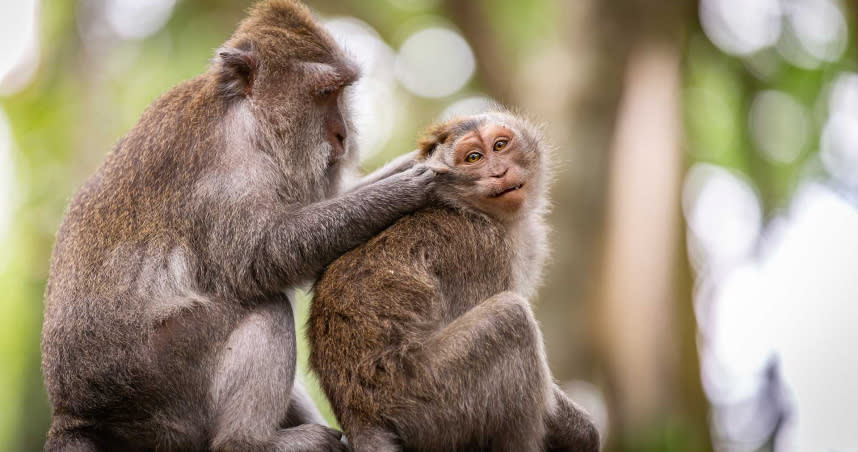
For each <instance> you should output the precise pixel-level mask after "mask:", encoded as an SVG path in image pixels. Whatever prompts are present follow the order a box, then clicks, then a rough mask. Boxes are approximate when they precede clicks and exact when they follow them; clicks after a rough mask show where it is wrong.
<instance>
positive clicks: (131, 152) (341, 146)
mask: <svg viewBox="0 0 858 452" xmlns="http://www.w3.org/2000/svg"><path fill="white" fill-rule="evenodd" d="M357 77H358V71H357V67H356V65H355V64H354V63H353V62H352V61H350V60H349V59H348V58H347V57H346V56H345V55H344V54H343V52H342V51H341V50H340V49H339V48H338V47H337V45H336V44H335V43H334V41H333V40H332V38H331V37H330V36H329V35H328V33H327V32H326V31H325V30H324V29H323V28H322V27H321V26H320V25H319V24H318V23H317V22H316V21H315V20H314V19H313V17H312V16H311V14H310V13H309V12H308V10H307V9H306V8H305V7H304V6H302V5H301V4H299V3H297V2H295V1H289V0H269V1H265V2H262V3H259V4H257V5H256V6H255V7H254V8H253V9H252V10H251V11H250V15H249V17H248V18H247V19H246V20H245V21H244V22H242V23H241V25H240V26H239V27H238V30H237V31H236V32H235V34H234V35H233V36H232V37H231V38H230V39H229V40H228V41H227V42H226V43H225V44H224V46H223V47H221V48H220V49H218V51H217V53H216V57H215V59H214V61H213V63H212V65H211V67H210V68H209V69H208V71H207V72H205V73H204V74H202V75H200V76H198V77H196V78H194V79H192V80H189V81H187V82H185V83H182V84H180V85H178V86H177V87H175V88H173V89H172V90H170V91H168V92H167V93H166V94H164V95H163V96H162V97H161V98H160V99H158V100H156V101H155V102H154V103H153V104H152V105H151V106H150V107H149V108H148V109H147V110H146V112H145V113H144V114H143V115H142V117H141V118H140V121H139V122H138V123H137V125H136V126H135V127H134V128H133V129H132V130H131V131H130V132H129V133H128V135H126V136H125V138H123V139H122V140H120V142H119V143H118V144H117V145H116V147H115V148H114V149H113V151H112V152H111V153H110V154H109V155H108V156H107V158H106V161H105V162H104V164H103V165H102V166H101V168H100V169H99V170H98V171H97V173H96V174H95V175H94V176H93V177H92V178H90V179H89V180H88V181H87V182H86V183H85V184H84V186H83V187H82V188H81V190H80V191H79V192H78V193H77V195H75V197H74V198H73V199H72V201H71V203H70V205H69V208H68V212H67V214H66V217H65V219H64V221H63V224H62V226H61V227H60V230H59V233H58V235H57V242H56V248H55V250H54V255H53V260H52V264H51V272H50V278H49V282H48V288H47V292H46V295H45V297H46V306H45V323H44V328H43V331H42V369H43V373H44V378H45V384H46V387H47V391H48V395H49V396H50V400H51V404H52V407H53V418H52V423H51V428H50V432H49V433H48V438H47V443H46V445H45V448H46V450H48V451H59V450H62V451H96V450H104V451H154V450H158V451H176V450H181V451H202V450H212V451H233V452H242V451H266V452H268V451H307V452H316V451H328V450H345V448H346V446H345V445H344V444H343V443H342V442H341V441H340V437H341V433H340V432H338V431H336V430H333V429H330V428H328V427H326V426H324V425H321V424H323V420H322V418H321V416H320V415H319V413H318V411H317V410H316V408H315V406H313V404H312V403H311V402H310V401H309V399H308V398H307V397H306V395H305V394H304V392H303V391H302V390H301V389H300V388H299V387H297V386H293V381H294V375H295V330H294V318H293V313H292V307H291V300H290V293H291V292H290V291H289V289H290V288H292V287H294V286H296V285H298V284H302V283H304V282H306V281H307V280H309V279H311V278H313V277H315V276H317V275H318V272H319V271H320V270H321V269H322V268H323V267H324V266H325V265H327V264H328V263H329V262H330V261H332V260H333V259H335V258H336V257H338V256H339V255H341V254H342V253H344V252H346V251H347V250H349V249H351V248H353V247H354V246H356V245H359V244H360V243H362V242H364V241H365V240H367V239H369V238H370V237H372V236H373V235H375V234H376V233H378V232H379V231H380V230H382V229H383V228H384V227H386V226H388V225H389V224H391V223H392V222H394V221H395V220H396V219H398V218H399V217H400V216H402V215H403V214H406V213H408V212H411V211H413V210H414V209H417V208H419V207H421V206H422V205H424V204H425V203H426V201H427V200H428V199H429V195H430V191H431V186H432V183H433V182H432V181H433V178H434V173H433V172H432V171H428V170H427V169H426V167H425V166H420V165H417V166H414V167H413V168H409V167H410V162H406V161H400V162H399V165H398V166H397V165H394V166H392V167H388V168H387V169H385V170H384V171H383V172H382V173H379V174H377V175H375V176H372V177H370V179H368V181H367V183H365V184H363V185H362V187H361V188H359V189H356V190H354V191H351V192H349V193H347V194H344V195H339V196H337V193H338V191H339V187H340V180H341V175H342V174H343V172H344V170H346V169H348V168H349V167H352V166H354V164H355V159H356V157H357V149H356V148H355V142H354V133H353V127H352V122H351V117H350V112H349V108H348V104H347V98H348V96H347V90H348V89H349V88H348V86H349V85H350V84H351V83H352V82H354V81H355V79H356V78H357ZM406 168H407V169H406ZM400 169H402V170H403V171H398V170H400Z"/></svg>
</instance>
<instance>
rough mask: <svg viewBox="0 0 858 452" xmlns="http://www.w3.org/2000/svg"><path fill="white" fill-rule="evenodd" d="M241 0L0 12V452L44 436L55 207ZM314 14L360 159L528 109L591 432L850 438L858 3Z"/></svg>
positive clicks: (781, 448)
mask: <svg viewBox="0 0 858 452" xmlns="http://www.w3.org/2000/svg"><path fill="white" fill-rule="evenodd" d="M248 4H249V2H246V1H228V0H206V1H202V0H81V1H71V0H51V1H39V0H4V1H3V2H2V4H0V250H2V252H0V407H1V408H0V450H9V451H30V450H40V449H41V447H42V444H43V441H44V434H45V432H46V430H47V426H48V420H49V407H48V404H47V401H46V397H45V393H44V389H43V386H42V380H41V376H40V372H39V331H40V328H41V318H42V294H43V290H44V284H45V279H46V277H47V273H48V263H49V258H50V253H51V248H52V245H53V241H54V234H55V231H56V229H57V227H58V225H59V222H60V219H61V217H62V214H63V210H64V208H65V204H66V202H67V201H68V199H69V197H70V196H71V195H72V194H73V193H74V191H75V190H76V187H78V186H79V185H80V184H81V183H82V182H83V180H85V178H86V177H88V176H89V175H90V174H92V173H93V171H94V170H95V168H96V166H97V165H98V164H99V162H100V161H101V160H102V159H103V157H104V155H105V153H107V152H108V150H109V149H110V148H111V146H112V145H113V143H115V142H116V141H117V140H118V139H119V138H120V137H121V136H122V135H123V134H124V133H125V132H126V131H127V130H128V129H129V128H130V127H131V126H132V125H133V124H134V122H135V121H136V120H137V118H138V117H139V115H140V113H141V112H142V110H143V109H144V108H145V107H146V106H147V105H148V104H149V103H150V102H151V101H152V100H154V99H155V98H156V97H157V96H158V95H159V94H160V93H162V92H164V91H166V90H167V89H169V88H170V87H171V86H173V85H174V84H176V83H178V82H180V81H182V80H185V79H188V78H190V77H193V76H194V75H196V74H199V73H201V72H203V71H205V70H206V67H207V65H208V61H209V59H210V58H211V57H212V55H213V51H214V49H215V48H216V47H218V46H219V45H220V44H221V43H222V42H223V41H224V40H226V39H227V37H228V36H229V34H230V33H231V31H232V30H233V29H234V28H235V26H236V24H237V22H238V21H239V20H240V19H241V18H242V17H243V14H244V10H245V9H246V7H247V5H248ZM309 4H310V6H311V7H312V8H313V9H314V10H315V11H316V13H317V14H318V16H319V17H320V18H321V20H322V21H323V22H324V23H325V24H326V26H327V27H328V28H329V29H330V30H331V32H332V33H333V34H334V35H335V36H336V37H337V39H338V40H340V42H341V43H342V44H343V46H344V47H346V49H347V50H348V51H349V52H350V53H351V54H352V55H353V56H354V58H355V59H357V60H358V61H359V62H360V64H361V65H362V66H363V68H364V73H365V77H364V78H363V79H362V80H361V82H360V83H359V84H358V85H357V87H356V90H355V96H354V102H355V104H356V106H357V107H356V109H357V114H358V118H357V119H358V126H359V131H360V143H361V148H362V153H363V162H364V165H363V166H364V168H365V169H367V170H370V169H373V168H375V167H377V166H379V165H381V164H383V163H384V162H385V161H387V160H389V159H390V158H392V157H393V156H395V155H398V154H400V153H402V152H405V151H408V150H410V149H412V147H413V144H414V140H415V138H416V136H417V133H418V131H419V130H420V129H421V128H422V127H424V126H425V125H427V124H428V123H429V122H431V121H434V120H437V119H438V118H442V117H444V116H447V115H451V114H456V113H468V112H477V111H480V110H482V109H485V108H486V106H487V105H489V104H490V103H491V102H493V101H498V102H501V103H504V104H506V105H509V106H512V107H516V108H520V109H522V110H523V111H526V112H528V113H529V114H530V115H532V116H533V117H534V118H536V119H537V120H538V121H540V122H542V123H544V124H545V130H546V134H547V136H548V138H549V140H550V141H551V142H552V143H553V145H554V146H555V147H556V151H557V152H556V154H555V156H554V159H555V163H556V164H557V166H558V168H559V171H558V173H557V177H556V181H555V183H554V187H553V198H554V206H555V207H554V211H553V213H552V214H551V216H550V222H551V225H552V228H553V231H554V232H553V238H552V240H553V242H552V243H553V259H552V261H551V262H550V264H549V266H548V269H547V277H546V280H545V285H544V287H543V288H542V290H541V291H540V293H539V296H538V299H537V300H535V303H536V312H537V316H538V318H539V319H540V322H541V324H542V327H543V329H544V335H545V340H546V344H547V348H548V356H549V360H550V362H551V367H552V370H553V373H554V375H555V377H556V378H557V380H558V381H559V382H561V383H562V384H563V385H564V387H565V388H566V389H567V390H568V391H569V393H570V394H571V395H572V397H573V398H575V400H577V401H579V402H580V403H581V404H582V405H584V406H586V407H587V408H588V409H589V410H590V411H591V412H592V413H593V415H594V417H595V418H596V420H597V422H598V423H599V425H600V428H601V430H602V432H603V435H604V437H605V440H606V450H608V451H682V452H685V451H709V450H713V451H776V452H790V451H855V450H858V414H856V413H858V410H856V408H855V407H858V352H856V346H858V328H856V326H855V325H858V210H856V208H858V72H856V71H858V67H856V53H855V36H856V24H855V19H856V13H858V1H856V0H850V1H848V2H847V1H839V0H701V1H699V2H696V1H693V0H660V1H659V0H651V1H647V0H530V1H513V0H493V1H488V0H469V1H456V0H353V1H334V0H312V1H309ZM306 302H307V297H306V296H304V297H303V298H302V299H301V300H300V304H301V308H300V309H301V310H302V312H304V314H303V315H306ZM303 322H304V320H303V319H302V320H301V321H300V325H299V328H303ZM305 359H306V350H305V348H303V347H302V349H301V356H300V357H299V361H300V364H301V365H304V364H305V362H304V361H305ZM302 378H304V379H305V380H307V381H308V382H309V384H310V385H311V386H312V385H313V379H312V376H311V375H307V374H306V373H304V375H303V376H302ZM315 391H316V394H315V395H316V397H317V400H319V403H320V405H322V406H324V405H325V402H324V400H323V397H322V396H320V395H319V394H318V389H316V390H315ZM325 410H326V413H327V415H328V416H330V411H329V410H328V409H327V408H325Z"/></svg>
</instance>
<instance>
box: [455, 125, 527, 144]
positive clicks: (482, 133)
mask: <svg viewBox="0 0 858 452" xmlns="http://www.w3.org/2000/svg"><path fill="white" fill-rule="evenodd" d="M499 135H504V136H506V137H507V138H513V136H514V135H516V134H515V132H513V131H512V130H511V129H510V128H509V127H507V126H505V125H503V124H498V123H495V122H483V123H482V124H480V125H479V126H477V127H476V128H475V129H474V130H471V131H469V132H466V133H464V134H463V135H461V137H460V138H459V139H458V141H456V147H462V146H469V145H479V146H483V147H485V146H487V145H492V144H493V142H494V140H495V138H496V137H498V136H499Z"/></svg>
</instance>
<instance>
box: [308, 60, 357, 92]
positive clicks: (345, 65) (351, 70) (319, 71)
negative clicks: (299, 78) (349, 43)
mask: <svg viewBox="0 0 858 452" xmlns="http://www.w3.org/2000/svg"><path fill="white" fill-rule="evenodd" d="M298 67H299V69H300V70H301V71H303V72H304V74H305V75H308V76H310V78H311V79H312V80H313V81H314V82H315V84H316V85H318V86H317V88H319V89H323V88H330V89H336V88H340V87H342V86H346V85H350V84H351V83H353V82H355V81H356V80H357V79H359V78H360V76H361V71H360V67H359V66H358V65H357V63H355V62H354V61H352V60H351V59H349V58H347V57H346V56H345V55H343V56H342V57H341V58H340V59H338V60H337V61H334V62H332V63H319V62H314V61H302V62H300V63H298Z"/></svg>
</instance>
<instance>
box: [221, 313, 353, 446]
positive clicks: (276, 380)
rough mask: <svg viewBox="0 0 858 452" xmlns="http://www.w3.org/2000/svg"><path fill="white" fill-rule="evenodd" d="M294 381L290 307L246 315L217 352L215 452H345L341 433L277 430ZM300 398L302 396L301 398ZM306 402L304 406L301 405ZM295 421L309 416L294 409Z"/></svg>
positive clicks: (315, 427)
mask: <svg viewBox="0 0 858 452" xmlns="http://www.w3.org/2000/svg"><path fill="white" fill-rule="evenodd" d="M294 377H295V330H294V317H293V315H292V307H291V306H290V305H289V304H288V303H268V304H265V305H262V306H259V307H258V308H256V309H255V310H254V311H253V312H251V313H250V314H248V315H247V316H246V317H245V318H244V319H242V321H241V322H240V323H239V325H238V326H237V327H236V328H235V329H234V330H233V331H232V333H231V334H230V336H229V338H228V339H227V341H226V344H224V347H223V349H222V351H221V356H220V364H219V367H218V369H217V372H216V374H215V377H214V381H213V383H212V400H213V405H214V413H213V417H214V439H213V441H212V445H211V448H212V449H213V450H214V451H232V452H245V451H247V452H250V451H266V452H267V451H280V452H305V451H306V452H310V451H344V450H346V449H345V446H344V445H343V444H342V443H341V442H340V437H341V434H340V432H338V431H336V430H334V429H331V428H328V427H326V426H324V425H319V424H304V425H297V426H292V427H290V428H285V429H283V428H280V426H281V424H282V423H283V422H284V421H285V420H286V419H287V418H288V416H287V413H288V412H289V404H290V399H292V397H291V395H292V383H293V381H294ZM299 397H300V394H299ZM303 402H306V401H303ZM292 415H293V417H294V418H295V419H294V420H296V421H300V420H303V419H302V418H303V417H307V416H308V414H307V412H306V410H301V409H295V410H293V412H292Z"/></svg>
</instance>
